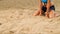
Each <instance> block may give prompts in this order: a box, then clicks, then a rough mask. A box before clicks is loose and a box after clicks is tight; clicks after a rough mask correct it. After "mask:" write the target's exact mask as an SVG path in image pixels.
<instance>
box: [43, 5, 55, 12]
mask: <svg viewBox="0 0 60 34" xmlns="http://www.w3.org/2000/svg"><path fill="white" fill-rule="evenodd" d="M42 10H43V11H44V12H46V10H47V8H46V7H45V6H43V7H42ZM50 10H54V11H55V6H54V5H52V6H51V7H50Z"/></svg>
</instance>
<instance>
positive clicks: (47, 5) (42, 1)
mask: <svg viewBox="0 0 60 34" xmlns="http://www.w3.org/2000/svg"><path fill="white" fill-rule="evenodd" d="M38 2H39V8H38V11H36V12H35V13H34V14H33V15H34V16H37V15H40V16H41V15H43V14H45V16H46V17H48V18H53V17H55V16H56V13H55V6H54V3H53V0H38Z"/></svg>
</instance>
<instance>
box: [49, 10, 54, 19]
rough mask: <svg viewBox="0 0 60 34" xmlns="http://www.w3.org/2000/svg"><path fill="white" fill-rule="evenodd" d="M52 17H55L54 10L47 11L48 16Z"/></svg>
mask: <svg viewBox="0 0 60 34" xmlns="http://www.w3.org/2000/svg"><path fill="white" fill-rule="evenodd" d="M54 17H55V12H54V10H51V11H50V12H49V18H54Z"/></svg>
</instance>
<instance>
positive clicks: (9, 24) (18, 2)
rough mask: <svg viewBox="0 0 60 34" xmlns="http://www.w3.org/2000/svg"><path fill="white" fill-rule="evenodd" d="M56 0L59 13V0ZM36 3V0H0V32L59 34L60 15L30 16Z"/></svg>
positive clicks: (2, 33)
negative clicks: (49, 16)
mask: <svg viewBox="0 0 60 34" xmlns="http://www.w3.org/2000/svg"><path fill="white" fill-rule="evenodd" d="M22 1H23V2H22ZM56 1H57V2H56ZM56 1H54V2H56V4H55V5H56V12H57V13H60V12H59V11H60V10H59V9H60V8H59V6H60V5H59V2H60V0H56ZM25 2H26V4H24V3H25ZM29 2H31V3H29ZM37 5H38V2H37V1H36V0H35V1H34V0H26V1H25V0H0V34H60V16H58V17H55V18H51V19H49V18H47V17H45V16H32V14H33V13H34V12H35V11H36V10H37Z"/></svg>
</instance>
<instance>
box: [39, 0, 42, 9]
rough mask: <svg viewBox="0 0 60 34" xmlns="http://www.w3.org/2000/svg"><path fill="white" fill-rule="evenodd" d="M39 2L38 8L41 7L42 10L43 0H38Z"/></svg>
mask: <svg viewBox="0 0 60 34" xmlns="http://www.w3.org/2000/svg"><path fill="white" fill-rule="evenodd" d="M38 3H39V5H38V8H39V10H41V8H42V2H41V0H38Z"/></svg>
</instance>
